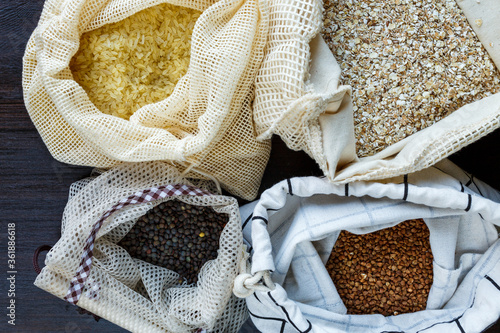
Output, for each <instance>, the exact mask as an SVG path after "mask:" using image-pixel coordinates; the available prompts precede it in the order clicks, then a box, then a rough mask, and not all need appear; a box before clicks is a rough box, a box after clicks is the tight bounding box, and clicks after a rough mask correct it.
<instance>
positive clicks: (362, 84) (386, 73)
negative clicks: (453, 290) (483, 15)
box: [322, 0, 500, 157]
mask: <svg viewBox="0 0 500 333" xmlns="http://www.w3.org/2000/svg"><path fill="white" fill-rule="evenodd" d="M323 3H324V8H325V12H324V26H323V30H322V35H323V37H324V39H325V41H326V43H327V44H328V45H329V47H330V49H331V50H332V52H333V54H334V55H335V58H336V59H337V61H338V63H339V64H340V67H341V68H342V77H341V81H342V83H343V84H347V85H350V86H352V88H353V92H352V97H353V104H354V105H353V107H354V123H355V128H354V130H355V135H356V139H357V143H356V150H357V153H358V156H360V157H363V156H370V155H373V154H375V153H377V152H379V151H381V150H382V149H384V148H385V147H388V146H390V145H392V144H394V143H396V142H398V141H400V140H402V139H404V138H405V137H407V136H409V135H412V134H413V133H416V132H417V131H420V130H422V129H424V128H426V127H428V126H431V125H432V124H434V123H436V122H437V121H439V120H441V119H442V118H444V117H446V116H447V115H449V114H450V113H451V112H453V111H455V110H457V109H459V108H460V107H462V106H464V105H466V104H469V103H472V102H474V101H477V100H479V99H482V98H485V97H487V96H490V95H492V94H495V93H497V92H500V72H499V71H498V70H497V68H496V67H495V64H494V63H493V62H492V60H491V59H490V57H489V55H488V53H487V51H486V49H485V48H484V47H483V45H482V44H481V42H480V41H479V39H478V38H477V36H476V34H475V33H474V31H473V30H472V28H471V26H470V25H469V22H468V21H467V18H466V17H465V15H464V14H463V12H462V11H461V10H460V8H459V7H458V5H457V3H456V1H455V0H432V1H421V0H393V1H380V0H325V1H324V2H323ZM477 3H478V4H479V0H477ZM478 6H480V5H478ZM473 24H474V25H475V26H477V27H480V26H481V25H482V21H481V20H480V19H477V20H476V22H474V23H473ZM482 29H488V27H485V26H483V28H482ZM491 46H493V45H491Z"/></svg>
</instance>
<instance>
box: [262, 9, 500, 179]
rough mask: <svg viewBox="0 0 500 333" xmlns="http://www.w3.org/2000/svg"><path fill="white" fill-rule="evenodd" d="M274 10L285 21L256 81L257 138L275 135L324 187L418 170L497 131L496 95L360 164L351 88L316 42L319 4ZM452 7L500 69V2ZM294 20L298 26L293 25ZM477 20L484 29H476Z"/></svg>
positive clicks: (499, 97) (499, 105) (274, 31)
mask: <svg viewBox="0 0 500 333" xmlns="http://www.w3.org/2000/svg"><path fill="white" fill-rule="evenodd" d="M271 3H274V5H270V6H269V9H270V12H271V13H272V14H271V15H272V17H280V19H282V20H283V21H282V22H281V23H280V24H279V25H273V24H272V23H271V26H270V30H269V39H268V44H267V48H266V52H265V55H264V59H263V62H262V65H261V67H260V69H259V72H258V74H257V79H256V85H255V94H256V95H255V102H254V120H255V124H256V125H255V126H256V131H257V133H258V134H259V137H258V138H259V139H267V138H270V137H271V136H272V135H273V134H277V135H279V136H280V137H281V139H283V141H284V142H285V143H286V144H287V146H288V147H289V148H291V149H294V150H304V151H305V152H306V153H307V154H308V155H310V156H311V157H312V158H314V159H315V160H316V162H317V163H318V165H319V167H320V168H321V170H322V171H323V173H324V175H325V176H327V177H328V179H329V180H331V181H333V182H335V183H347V182H352V181H356V180H375V179H384V178H390V177H394V176H399V175H402V174H406V173H411V172H415V171H418V170H422V169H424V168H427V167H430V166H431V165H433V164H435V163H437V162H438V161H440V160H442V159H444V158H445V157H447V156H449V155H451V154H453V153H454V152H456V151H458V150H459V149H460V148H462V147H464V146H466V145H468V144H470V143H472V142H474V141H476V140H478V139H479V138H481V137H483V136H484V135H486V134H488V133H491V132H492V131H494V130H495V129H497V128H499V127H500V93H497V94H495V95H492V96H489V97H487V98H484V99H481V100H479V101H477V102H474V103H471V104H468V105H465V106H463V107H462V108H460V109H458V110H456V111H454V112H453V113H452V114H451V115H449V116H447V117H446V118H444V119H443V120H441V121H439V122H437V123H435V124H434V125H432V126H430V127H428V128H426V129H424V130H421V131H419V132H417V133H416V134H414V135H411V136H409V137H407V138H406V139H404V140H402V141H400V142H398V143H396V144H394V145H392V146H389V147H387V148H386V149H384V150H383V151H381V152H379V153H378V154H375V155H373V156H369V157H365V158H358V157H357V155H356V150H355V136H354V121H353V104H352V101H351V97H350V91H351V87H349V86H341V85H340V83H339V79H340V72H341V70H340V66H339V65H338V63H337V62H336V60H335V58H334V56H333V54H332V53H331V51H330V49H329V48H328V46H327V45H326V43H325V42H324V41H323V39H322V38H321V37H320V36H319V31H320V29H321V25H322V21H321V12H322V2H320V1H316V2H314V1H308V2H307V5H306V2H304V1H291V0H290V1H276V2H270V4H271ZM457 3H458V5H459V6H460V8H461V9H462V10H463V11H464V14H465V15H466V17H467V19H468V21H469V23H470V24H471V26H472V28H473V29H474V30H475V32H476V34H477V35H478V37H479V40H480V41H481V42H482V44H483V45H484V47H485V49H486V50H487V51H488V53H489V54H490V56H491V58H492V59H493V61H494V62H495V64H496V66H497V68H500V25H499V24H498V17H499V15H500V2H498V1H496V0H486V1H482V0H481V1H457ZM291 13H297V15H300V16H301V17H303V19H302V20H300V21H299V22H296V21H295V15H293V14H291ZM299 13H300V14H299ZM478 19H481V20H482V22H483V24H482V25H481V27H479V26H478V25H477V24H476V23H474V22H475V21H476V20H478ZM333 23H334V22H333ZM283 31H287V32H288V31H293V32H294V33H293V34H292V33H287V34H285V33H283ZM415 84H419V83H418V82H415Z"/></svg>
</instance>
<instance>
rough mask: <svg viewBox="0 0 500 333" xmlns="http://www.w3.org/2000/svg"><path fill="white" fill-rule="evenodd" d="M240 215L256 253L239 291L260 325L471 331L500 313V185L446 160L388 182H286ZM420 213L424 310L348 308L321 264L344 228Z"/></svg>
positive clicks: (368, 228)
mask: <svg viewBox="0 0 500 333" xmlns="http://www.w3.org/2000/svg"><path fill="white" fill-rule="evenodd" d="M240 213H241V216H242V220H243V221H245V222H244V224H243V231H244V238H245V239H247V240H248V241H249V243H250V244H249V245H250V246H251V250H253V254H252V261H251V262H252V265H251V271H248V272H247V273H245V267H242V271H243V273H242V274H240V275H239V276H238V278H237V279H236V282H235V287H234V291H235V293H236V294H237V295H239V296H240V297H241V296H246V297H247V298H246V301H247V305H248V309H249V311H250V316H251V318H252V321H253V323H254V324H255V326H256V327H257V328H258V329H259V330H260V331H262V332H329V333H332V332H362V333H367V332H377V333H379V332H405V333H410V332H440V333H442V332H449V333H453V332H457V333H460V332H467V333H471V332H481V331H482V330H483V329H485V328H486V327H488V325H490V324H492V323H493V322H495V321H496V320H497V319H498V318H499V317H500V241H499V239H498V230H497V229H496V228H495V226H497V227H498V226H500V192H498V191H496V190H494V189H492V188H491V187H489V186H487V185H486V184H484V183H482V182H480V181H479V180H476V179H474V178H473V177H472V176H471V175H469V174H467V173H465V172H463V171H462V170H461V169H460V168H458V167H457V166H455V165H454V164H452V163H451V162H449V161H448V160H444V161H443V162H441V163H439V164H437V165H436V166H435V167H432V168H429V169H426V170H423V171H421V172H418V173H414V174H409V175H406V176H404V177H398V178H393V179H390V180H388V181H387V183H374V182H373V183H372V182H357V183H350V184H346V185H334V184H331V183H329V182H328V181H327V180H326V179H320V178H315V177H306V178H293V179H289V180H286V181H282V182H280V183H278V184H276V185H275V186H274V187H272V188H271V189H269V190H267V191H266V192H264V193H263V194H262V197H261V199H260V200H259V201H256V202H253V203H251V204H248V205H246V206H244V207H242V208H241V210H240ZM414 218H422V219H423V220H424V221H425V223H426V224H427V226H428V228H429V230H430V244H431V249H432V252H433V256H434V263H433V275H434V277H433V284H432V287H431V290H430V293H429V297H428V300H427V308H426V310H424V311H419V312H415V313H409V314H400V315H397V316H388V317H384V316H382V315H347V314H346V308H345V306H344V304H343V303H342V300H341V299H340V297H339V295H338V293H337V291H336V289H335V286H334V284H333V282H332V279H331V278H330V276H329V274H328V272H327V270H326V268H325V263H326V261H327V260H328V257H329V255H330V253H331V251H332V248H333V246H334V243H335V241H336V239H337V237H338V236H339V233H340V231H341V230H347V231H350V232H353V233H357V234H365V233H370V232H374V231H376V230H380V229H383V228H388V227H391V226H394V225H396V224H398V223H400V222H402V221H405V220H409V219H414ZM261 277H263V278H264V281H265V282H264V283H259V280H260V278H261ZM269 278H271V279H272V281H270V279H269ZM254 291H255V292H254ZM252 292H254V293H252Z"/></svg>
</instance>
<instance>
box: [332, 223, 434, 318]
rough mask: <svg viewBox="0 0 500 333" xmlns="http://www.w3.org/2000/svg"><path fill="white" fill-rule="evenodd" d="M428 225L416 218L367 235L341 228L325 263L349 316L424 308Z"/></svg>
mask: <svg viewBox="0 0 500 333" xmlns="http://www.w3.org/2000/svg"><path fill="white" fill-rule="evenodd" d="M432 261H433V256H432V252H431V248H430V242H429V229H428V228H427V226H426V225H425V222H424V221H423V220H421V219H418V220H408V221H405V222H402V223H400V224H398V225H396V226H394V227H392V228H387V229H383V230H379V231H377V232H373V233H369V234H366V235H355V234H352V233H349V232H347V231H342V232H341V233H340V235H339V237H338V239H337V242H336V243H335V247H334V248H333V251H332V254H331V256H330V258H329V259H328V262H327V263H326V269H327V270H328V272H329V273H330V276H331V277H332V280H333V282H334V284H335V287H336V289H337V292H338V293H339V296H340V298H341V299H342V301H343V302H344V305H345V306H346V308H347V313H348V314H375V313H378V314H382V315H384V316H390V315H397V314H400V313H410V312H415V311H421V310H425V307H426V305H427V297H428V295H429V291H430V288H431V285H432V278H433V268H432Z"/></svg>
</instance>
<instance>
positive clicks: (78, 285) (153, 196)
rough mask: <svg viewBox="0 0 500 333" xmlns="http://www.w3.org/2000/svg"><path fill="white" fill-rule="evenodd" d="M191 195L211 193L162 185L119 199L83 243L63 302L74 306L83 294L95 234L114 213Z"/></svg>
mask: <svg viewBox="0 0 500 333" xmlns="http://www.w3.org/2000/svg"><path fill="white" fill-rule="evenodd" d="M181 195H191V196H209V195H212V193H210V192H207V191H205V190H202V189H199V188H197V187H194V186H191V185H183V184H176V185H164V186H159V187H153V188H150V189H147V190H143V191H138V192H136V193H134V194H132V195H130V196H129V197H128V198H124V199H121V200H120V201H119V202H118V203H116V204H115V205H114V206H112V207H111V208H110V209H109V210H108V211H106V212H104V214H103V215H102V216H101V218H100V219H99V220H98V221H97V222H96V223H95V224H94V225H93V227H92V230H91V231H90V234H89V236H88V238H87V240H86V242H85V245H84V248H83V254H82V259H81V261H80V265H79V266H78V268H77V270H76V272H75V275H74V277H73V279H72V280H71V282H70V285H69V288H68V292H67V293H66V296H64V300H65V301H67V302H69V303H71V304H74V305H76V304H77V303H78V301H79V300H80V296H81V295H82V293H83V290H84V287H85V282H86V281H87V279H88V277H89V275H90V269H91V267H92V260H93V256H94V242H95V240H96V238H97V233H98V232H99V230H100V229H101V227H102V225H103V224H104V221H105V220H106V219H107V218H108V217H110V216H111V215H112V214H113V213H115V212H116V211H118V210H120V209H122V208H124V207H126V206H129V205H135V204H142V203H147V202H151V201H155V200H159V199H164V198H167V197H172V196H181Z"/></svg>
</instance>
